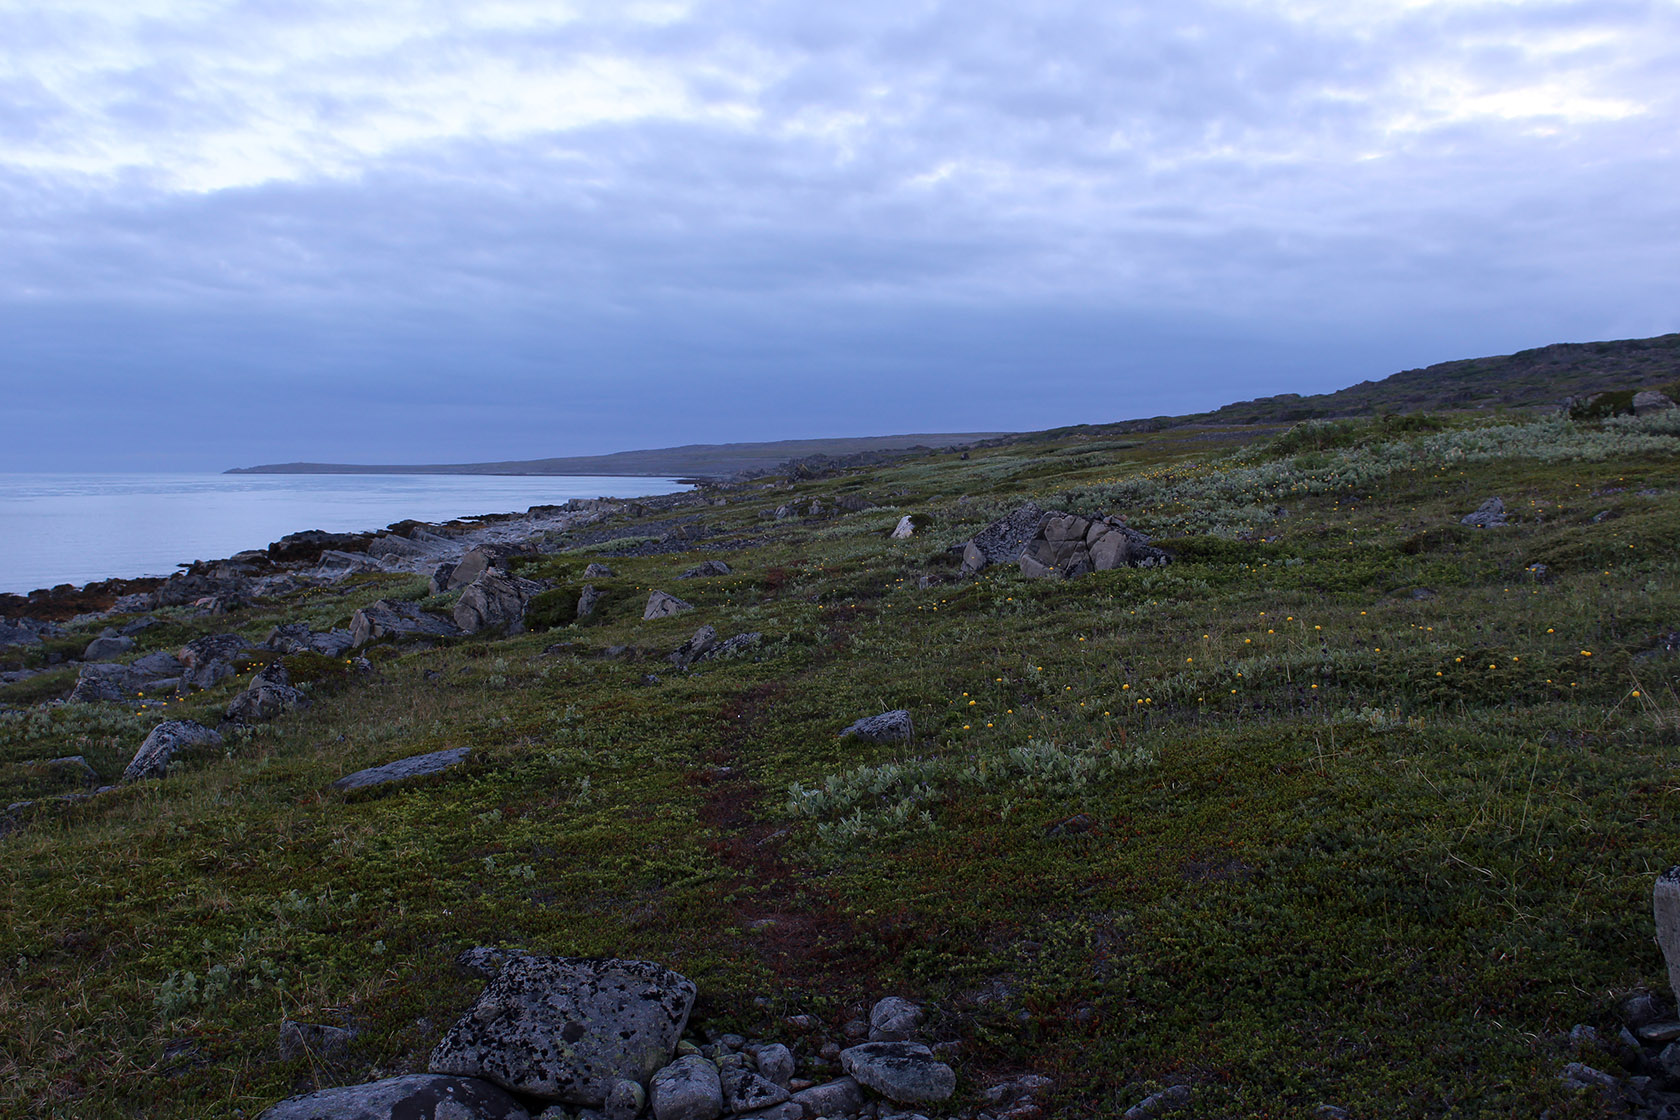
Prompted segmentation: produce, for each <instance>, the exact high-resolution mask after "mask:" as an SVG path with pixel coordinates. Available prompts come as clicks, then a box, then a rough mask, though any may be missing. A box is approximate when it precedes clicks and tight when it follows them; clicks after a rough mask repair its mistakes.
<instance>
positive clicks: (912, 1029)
mask: <svg viewBox="0 0 1680 1120" xmlns="http://www.w3.org/2000/svg"><path fill="white" fill-rule="evenodd" d="M924 1018H925V1015H924V1014H923V1012H922V1009H921V1007H919V1006H918V1005H916V1004H914V1003H911V1002H910V1001H909V1000H907V999H901V998H900V997H898V996H888V997H886V998H885V999H883V1000H881V1001H880V1002H879V1003H877V1004H876V1005H875V1006H874V1008H873V1009H872V1010H871V1011H870V1012H869V1041H871V1042H902V1041H904V1040H905V1039H908V1038H911V1037H913V1036H914V1035H915V1033H916V1028H917V1027H919V1026H921V1025H922V1020H923V1019H924Z"/></svg>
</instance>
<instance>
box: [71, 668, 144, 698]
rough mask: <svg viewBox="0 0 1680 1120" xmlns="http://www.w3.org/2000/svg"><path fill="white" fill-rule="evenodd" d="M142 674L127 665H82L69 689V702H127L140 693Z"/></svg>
mask: <svg viewBox="0 0 1680 1120" xmlns="http://www.w3.org/2000/svg"><path fill="white" fill-rule="evenodd" d="M143 683H144V681H143V679H142V674H139V673H136V672H135V671H134V670H133V669H132V668H130V667H129V666H127V665H116V664H111V663H109V662H96V663H94V664H91V665H83V666H82V667H81V669H80V670H79V671H78V672H77V674H76V683H75V685H74V687H72V688H71V689H70V697H69V699H70V701H71V702H72V703H76V704H91V703H94V702H96V701H101V700H127V699H130V698H131V697H133V696H134V695H135V693H137V692H139V691H140V688H141V685H142V684H143Z"/></svg>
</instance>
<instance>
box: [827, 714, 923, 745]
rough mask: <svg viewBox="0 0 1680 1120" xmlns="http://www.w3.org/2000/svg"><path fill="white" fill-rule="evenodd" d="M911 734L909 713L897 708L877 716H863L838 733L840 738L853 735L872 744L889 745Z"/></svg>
mask: <svg viewBox="0 0 1680 1120" xmlns="http://www.w3.org/2000/svg"><path fill="white" fill-rule="evenodd" d="M911 732H912V728H911V726H910V713H909V712H907V711H905V710H904V709H903V708H897V709H894V710H893V711H890V712H882V713H881V714H880V715H878V716H865V717H864V718H863V719H860V720H858V721H857V722H856V723H854V724H852V725H851V726H850V727H848V728H846V730H844V731H842V732H840V737H841V738H846V737H847V736H850V735H855V736H857V737H858V738H860V739H868V740H869V741H870V742H872V743H891V742H896V741H898V740H900V739H908V738H910V736H911Z"/></svg>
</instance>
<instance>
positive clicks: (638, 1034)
mask: <svg viewBox="0 0 1680 1120" xmlns="http://www.w3.org/2000/svg"><path fill="white" fill-rule="evenodd" d="M694 995H695V989H694V985H693V984H692V983H691V982H690V981H688V980H687V979H685V978H684V977H682V976H680V975H678V974H677V973H675V972H672V971H671V970H670V969H668V968H664V967H662V966H660V965H657V964H654V963H652V962H650V961H627V960H613V959H606V960H583V959H578V958H572V957H520V958H516V959H513V960H510V961H508V962H507V964H505V965H504V966H503V967H502V970H501V971H500V972H499V973H497V974H496V978H495V979H494V980H492V981H490V983H489V985H488V986H487V987H486V988H485V989H484V993H483V994H482V995H480V996H479V997H478V999H477V1001H475V1002H474V1004H473V1006H472V1008H471V1009H470V1010H469V1011H468V1012H467V1014H465V1015H463V1016H462V1017H461V1018H460V1019H459V1020H457V1021H456V1023H455V1025H454V1026H452V1027H450V1028H449V1031H448V1033H447V1034H445V1035H444V1037H443V1040H442V1041H441V1042H439V1043H438V1044H437V1047H436V1049H434V1050H433V1051H432V1058H431V1069H432V1072H434V1073H458V1074H464V1075H468V1076H475V1077H484V1078H487V1079H489V1080H491V1081H494V1082H496V1083H497V1084H498V1085H501V1086H503V1087H504V1088H507V1089H510V1090H512V1091H514V1092H517V1093H523V1094H527V1095H529V1096H533V1097H539V1098H542V1099H544V1100H559V1101H564V1102H566V1103H567V1104H580V1105H587V1106H589V1107H591V1108H595V1107H599V1106H600V1105H601V1104H603V1103H604V1102H605V1101H606V1099H607V1095H608V1093H610V1092H611V1091H612V1086H613V1082H615V1081H618V1080H626V1081H636V1082H646V1081H647V1080H648V1079H649V1078H650V1077H652V1076H653V1075H654V1073H655V1071H657V1070H658V1069H659V1068H660V1067H661V1066H663V1065H664V1064H665V1063H666V1062H667V1061H669V1060H670V1057H671V1054H672V1052H673V1051H674V1050H675V1048H676V1044H677V1040H678V1039H679V1038H680V1037H681V1036H682V1030H683V1026H684V1025H685V1024H686V1023H687V1022H688V1013H689V1011H690V1010H692V1008H693V1006H694ZM713 1080H714V1083H715V1080H716V1074H715V1072H714V1074H713ZM720 1091H721V1090H720ZM655 1099H656V1108H657V1091H656V1093H655ZM713 1115H716V1114H715V1113H714V1114H713Z"/></svg>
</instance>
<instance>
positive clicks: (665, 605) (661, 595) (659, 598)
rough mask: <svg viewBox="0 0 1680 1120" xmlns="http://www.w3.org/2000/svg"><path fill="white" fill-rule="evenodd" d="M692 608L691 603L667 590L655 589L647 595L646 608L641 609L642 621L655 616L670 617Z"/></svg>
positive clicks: (649, 619)
mask: <svg viewBox="0 0 1680 1120" xmlns="http://www.w3.org/2000/svg"><path fill="white" fill-rule="evenodd" d="M693 609H694V604H693V603H685V602H683V601H682V600H681V599H679V598H677V597H676V596H675V595H672V594H671V593H670V592H668V591H655V592H653V593H652V594H651V595H649V596H648V601H647V609H645V610H644V611H642V621H644V622H647V621H651V620H653V619H656V618H670V617H671V616H673V615H679V614H682V613H683V612H684V611H691V610H693Z"/></svg>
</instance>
